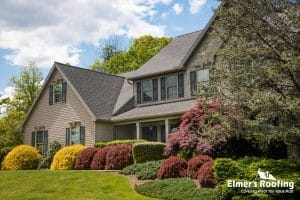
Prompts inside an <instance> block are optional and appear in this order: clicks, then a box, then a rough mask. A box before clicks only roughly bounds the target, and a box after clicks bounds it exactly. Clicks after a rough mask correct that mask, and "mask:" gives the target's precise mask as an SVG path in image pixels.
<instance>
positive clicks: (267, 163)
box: [214, 157, 300, 200]
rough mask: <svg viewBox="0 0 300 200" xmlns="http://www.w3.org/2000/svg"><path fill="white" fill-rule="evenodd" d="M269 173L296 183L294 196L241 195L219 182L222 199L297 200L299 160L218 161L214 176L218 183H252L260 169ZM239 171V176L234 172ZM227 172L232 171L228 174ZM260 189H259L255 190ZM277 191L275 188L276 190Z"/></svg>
mask: <svg viewBox="0 0 300 200" xmlns="http://www.w3.org/2000/svg"><path fill="white" fill-rule="evenodd" d="M259 168H260V169H261V170H262V171H269V172H270V173H271V174H272V175H273V176H274V177H276V178H277V179H280V180H285V181H294V182H295V189H294V192H293V193H292V194H276V193H274V194H265V195H262V196H261V195H259V196H257V195H256V194H241V193H240V189H236V188H229V187H227V186H226V183H223V182H222V181H221V182H219V185H218V186H217V189H218V193H219V197H220V198H221V199H240V198H241V199H242V198H244V199H271V200H273V199H274V200H275V199H297V198H296V197H297V195H299V194H300V187H299V184H300V178H299V177H300V161H299V160H273V159H263V158H257V157H245V158H242V159H239V160H236V161H235V160H232V159H216V160H215V166H214V170H215V172H214V174H215V177H216V178H217V180H218V181H220V180H225V179H234V180H244V181H252V180H254V179H255V177H256V173H257V170H258V169H259ZM234 170H237V171H238V174H237V173H236V172H234ZM226 171H230V172H231V173H229V172H226ZM255 189H258V188H255ZM274 189H275V188H274Z"/></svg>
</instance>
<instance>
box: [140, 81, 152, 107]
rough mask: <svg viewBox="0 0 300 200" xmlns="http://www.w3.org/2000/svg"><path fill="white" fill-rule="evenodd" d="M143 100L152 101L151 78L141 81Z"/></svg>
mask: <svg viewBox="0 0 300 200" xmlns="http://www.w3.org/2000/svg"><path fill="white" fill-rule="evenodd" d="M142 94H143V102H148V101H152V97H153V87H152V80H144V81H143V82H142Z"/></svg>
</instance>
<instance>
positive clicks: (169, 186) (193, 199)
mask: <svg viewBox="0 0 300 200" xmlns="http://www.w3.org/2000/svg"><path fill="white" fill-rule="evenodd" d="M136 191H137V192H138V193H140V194H142V195H145V196H149V197H153V198H159V199H168V200H182V199H189V200H199V199H207V200H210V199H211V200H212V199H217V191H216V190H213V189H206V188H200V189H197V188H196V186H195V184H194V182H193V181H192V180H188V179H185V178H171V179H165V180H156V181H153V182H149V183H146V184H143V185H138V186H137V187H136Z"/></svg>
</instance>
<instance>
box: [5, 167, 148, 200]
mask: <svg viewBox="0 0 300 200" xmlns="http://www.w3.org/2000/svg"><path fill="white" fill-rule="evenodd" d="M0 199H5V200H19V199H22V200H26V199H30V200H35V199H43V200H47V199H51V200H52V199H55V200H68V199H71V200H74V199H76V200H92V199H93V200H94V199H101V200H129V199H130V200H151V199H152V198H148V197H144V196H141V195H139V194H137V193H136V192H134V190H133V189H132V188H131V186H130V184H129V182H128V180H127V178H126V177H124V176H121V175H118V174H112V173H104V172H102V173H101V172H97V171H50V170H39V171H37V170H28V171H0ZM152 200H153V199H152Z"/></svg>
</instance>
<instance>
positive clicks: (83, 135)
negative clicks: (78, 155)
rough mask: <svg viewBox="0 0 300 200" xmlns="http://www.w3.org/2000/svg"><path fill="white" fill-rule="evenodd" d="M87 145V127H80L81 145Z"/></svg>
mask: <svg viewBox="0 0 300 200" xmlns="http://www.w3.org/2000/svg"><path fill="white" fill-rule="evenodd" d="M84 143H85V127H84V126H80V144H82V145H84Z"/></svg>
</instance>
